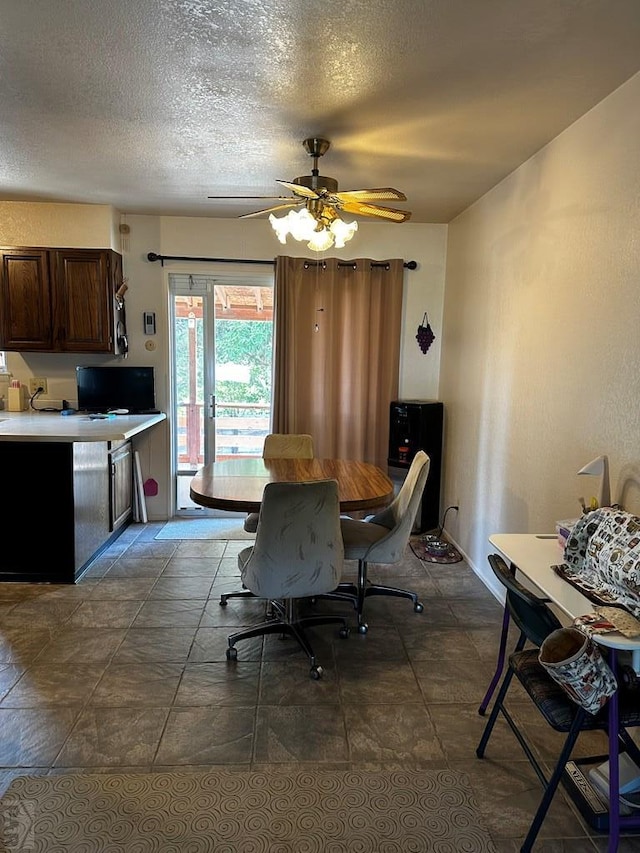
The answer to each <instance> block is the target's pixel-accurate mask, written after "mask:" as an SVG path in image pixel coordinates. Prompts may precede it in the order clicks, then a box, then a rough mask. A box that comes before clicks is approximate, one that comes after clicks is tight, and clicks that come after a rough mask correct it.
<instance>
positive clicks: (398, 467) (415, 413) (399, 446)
mask: <svg viewBox="0 0 640 853" xmlns="http://www.w3.org/2000/svg"><path fill="white" fill-rule="evenodd" d="M443 420H444V406H443V404H442V403H440V402H437V401H432V400H394V401H393V402H392V403H391V406H390V411H389V456H388V458H387V464H388V466H389V477H390V478H391V480H393V481H394V482H395V483H398V485H399V484H401V483H402V482H403V481H404V478H405V477H406V475H407V471H408V470H409V468H410V466H411V463H412V461H413V457H414V456H415V455H416V453H417V452H418V451H419V450H424V452H425V453H426V454H427V455H428V456H429V459H430V460H431V464H430V466H429V476H428V477H427V482H426V485H425V487H424V492H423V493H422V500H421V502H420V507H419V508H418V513H417V515H416V520H415V524H414V526H413V532H414V533H424V531H425V530H434V529H435V528H436V527H438V526H439V525H440V478H441V473H442V432H443Z"/></svg>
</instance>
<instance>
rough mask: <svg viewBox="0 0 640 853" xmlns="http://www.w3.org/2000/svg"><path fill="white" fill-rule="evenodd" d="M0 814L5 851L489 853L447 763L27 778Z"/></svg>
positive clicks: (465, 792)
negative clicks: (437, 766)
mask: <svg viewBox="0 0 640 853" xmlns="http://www.w3.org/2000/svg"><path fill="white" fill-rule="evenodd" d="M0 814H1V815H2V825H3V829H4V838H3V840H4V843H5V845H6V846H5V847H4V848H2V849H3V850H7V851H14V850H16V851H18V850H19V851H23V850H29V851H32V850H34V851H45V850H46V851H65V853H94V851H105V853H106V851H109V852H110V853H111V851H135V853H147V851H158V853H160V851H161V853H178V851H179V853H200V851H212V853H214V851H215V853H276V851H277V853H299V851H301V850H304V851H305V853H344V851H346V850H351V851H361V853H376V852H377V851H380V853H382V852H383V851H384V853H411V851H414V853H429V851H433V853H436V851H437V853H485V851H486V853H496V848H495V846H494V844H493V842H492V841H491V838H490V836H489V835H488V833H487V832H486V831H485V830H484V829H483V828H482V826H481V825H480V823H479V820H478V810H477V804H476V802H475V798H474V795H473V793H472V791H471V789H470V786H469V782H468V779H467V777H466V776H465V775H464V774H462V773H455V772H452V771H449V770H441V771H438V772H418V771H396V772H388V773H365V772H362V773H360V772H347V771H340V772H338V771H326V772H325V771H319V772H315V773H312V772H309V771H298V772H292V773H287V774H285V773H281V772H273V773H268V772H246V773H243V772H241V773H234V772H230V771H214V772H209V773H192V774H191V773H152V774H140V775H138V774H113V775H111V774H110V775H102V774H88V775H64V776H40V777H36V776H25V777H20V778H18V779H14V781H13V782H12V783H11V785H10V786H9V788H8V789H7V791H6V793H5V795H4V797H3V798H2V801H1V802H0Z"/></svg>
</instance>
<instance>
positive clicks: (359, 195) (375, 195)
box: [334, 187, 407, 201]
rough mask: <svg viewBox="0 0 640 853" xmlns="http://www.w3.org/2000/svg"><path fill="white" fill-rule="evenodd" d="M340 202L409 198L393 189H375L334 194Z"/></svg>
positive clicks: (401, 199)
mask: <svg viewBox="0 0 640 853" xmlns="http://www.w3.org/2000/svg"><path fill="white" fill-rule="evenodd" d="M334 195H335V197H336V198H337V199H340V201H406V200H407V197H406V195H405V194H404V193H401V192H400V190H394V189H393V187H374V188H373V189H370V190H345V192H343V193H334Z"/></svg>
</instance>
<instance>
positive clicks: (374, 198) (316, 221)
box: [208, 137, 411, 248]
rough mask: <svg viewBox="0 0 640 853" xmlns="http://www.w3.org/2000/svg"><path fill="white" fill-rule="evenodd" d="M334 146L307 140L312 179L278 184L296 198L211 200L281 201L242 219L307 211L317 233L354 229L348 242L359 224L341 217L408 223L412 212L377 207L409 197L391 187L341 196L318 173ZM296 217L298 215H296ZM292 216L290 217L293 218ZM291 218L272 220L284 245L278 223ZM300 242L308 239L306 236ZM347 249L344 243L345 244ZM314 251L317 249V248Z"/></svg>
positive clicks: (329, 180)
mask: <svg viewBox="0 0 640 853" xmlns="http://www.w3.org/2000/svg"><path fill="white" fill-rule="evenodd" d="M330 144H331V143H330V142H329V140H328V139H322V138H320V137H311V138H309V139H305V140H304V142H303V143H302V145H303V147H304V149H305V151H306V152H307V154H309V155H310V156H311V157H313V168H312V170H311V174H310V175H302V176H300V177H298V178H294V179H293V181H280V180H278V181H276V183H278V184H280V185H281V186H283V187H286V188H287V189H288V190H290V191H291V192H292V193H293V197H292V196H281V195H278V196H276V195H274V196H208V198H210V199H241V198H242V199H247V198H255V199H258V198H264V199H267V198H269V199H273V200H275V201H281V202H282V204H276V205H274V206H273V207H267V208H264V209H262V210H254V211H253V212H252V213H244V214H242V215H241V216H240V217H239V218H240V219H248V218H250V217H253V216H261V215H262V214H263V213H269V214H273V213H274V212H275V211H277V210H286V209H287V208H289V209H294V208H303V209H304V210H306V211H307V212H308V213H307V215H306V218H307V219H309V214H310V216H311V217H313V226H314V230H315V231H316V232H322V233H327V232H328V231H329V230H331V231H332V232H333V233H334V234H335V233H336V231H341V230H343V229H342V228H341V227H340V226H344V227H350V228H351V234H350V235H349V236H345V237H344V239H347V240H348V239H349V238H350V236H353V231H355V230H356V229H357V223H350V224H348V223H344V222H342V221H341V220H340V217H339V214H340V213H343V212H344V213H351V214H353V215H354V216H375V217H377V218H379V219H385V220H387V221H388V222H406V221H407V220H408V219H409V218H410V217H411V212H410V211H408V210H397V209H396V208H393V207H384V206H382V205H379V204H376V203H375V202H379V201H406V200H407V197H406V196H405V194H404V193H401V192H400V191H399V190H394V189H392V188H391V187H379V188H374V189H362V190H348V191H346V192H338V182H337V181H336V179H335V178H328V177H326V176H325V175H320V174H319V171H318V160H319V158H320V157H322V156H323V154H326V152H327V151H328V150H329V146H330ZM294 215H295V214H294ZM290 216H291V214H290V215H289V217H290ZM289 217H280V218H277V217H275V216H270V217H269V219H270V221H271V224H272V225H273V227H274V230H276V232H277V233H278V236H279V238H280V240H281V242H283V243H284V242H285V240H284V239H283V238H282V237H281V235H280V233H279V231H280V230H281V228H279V227H278V225H277V223H282V222H283V220H286V219H288V218H289ZM286 233H291V234H292V235H293V236H294V237H296V234H295V233H294V230H293V229H292V228H291V227H289V228H288V231H285V232H284V236H285V238H286ZM296 239H308V236H307V235H306V234H305V235H304V236H301V237H296ZM335 239H336V246H338V245H339V243H338V240H339V239H341V238H338V237H337V236H336V237H335ZM342 245H344V243H342ZM311 248H317V246H316V245H313V246H311Z"/></svg>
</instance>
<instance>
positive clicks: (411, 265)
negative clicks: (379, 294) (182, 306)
mask: <svg viewBox="0 0 640 853" xmlns="http://www.w3.org/2000/svg"><path fill="white" fill-rule="evenodd" d="M147 260H148V261H151V262H153V261H160V264H161V266H164V262H165V261H205V262H209V263H216V264H270V265H271V266H274V265H275V261H256V260H251V259H248V258H190V257H186V256H183V255H157V254H156V253H155V252H149V253H148V254H147ZM403 266H404V267H405V269H408V270H415V269H417V268H418V264H417V262H416V261H406V262H405V263H404V265H403Z"/></svg>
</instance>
